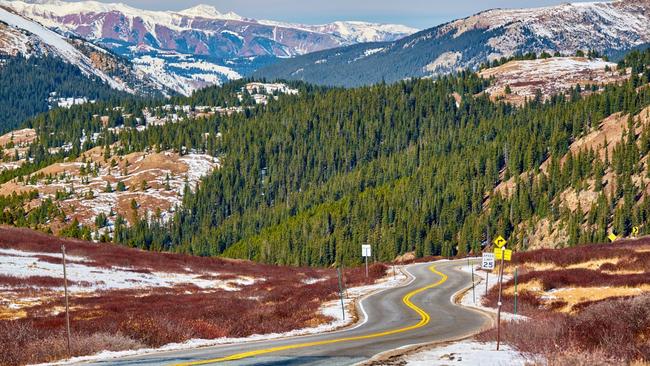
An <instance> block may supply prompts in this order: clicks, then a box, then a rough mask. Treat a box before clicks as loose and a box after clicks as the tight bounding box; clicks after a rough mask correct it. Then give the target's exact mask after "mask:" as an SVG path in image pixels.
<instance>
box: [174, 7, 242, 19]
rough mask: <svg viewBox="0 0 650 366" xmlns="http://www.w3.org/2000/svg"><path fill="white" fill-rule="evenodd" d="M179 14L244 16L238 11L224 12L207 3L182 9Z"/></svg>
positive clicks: (207, 17) (214, 16) (231, 17)
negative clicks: (237, 12)
mask: <svg viewBox="0 0 650 366" xmlns="http://www.w3.org/2000/svg"><path fill="white" fill-rule="evenodd" d="M178 14H180V15H184V16H187V17H193V18H206V19H231V20H243V18H242V17H241V16H239V15H238V14H236V13H233V12H228V13H222V12H220V11H219V10H217V8H215V7H214V6H211V5H205V4H199V5H196V6H193V7H191V8H187V9H185V10H181V11H179V12H178Z"/></svg>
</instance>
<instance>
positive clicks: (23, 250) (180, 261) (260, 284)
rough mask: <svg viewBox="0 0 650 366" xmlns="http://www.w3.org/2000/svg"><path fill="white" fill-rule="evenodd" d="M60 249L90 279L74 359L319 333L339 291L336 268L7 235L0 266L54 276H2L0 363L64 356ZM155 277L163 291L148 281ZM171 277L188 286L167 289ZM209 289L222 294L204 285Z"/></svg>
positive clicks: (355, 278)
mask: <svg viewBox="0 0 650 366" xmlns="http://www.w3.org/2000/svg"><path fill="white" fill-rule="evenodd" d="M61 244H65V246H66V248H67V254H68V256H69V257H68V263H69V275H74V274H75V272H78V271H79V268H87V269H88V271H87V277H86V278H85V279H84V280H83V281H79V282H75V281H71V282H70V283H69V285H70V286H71V300H70V306H71V327H72V333H73V339H72V341H73V344H72V351H73V355H74V356H81V355H88V354H92V353H96V352H99V351H101V350H123V349H135V348H141V347H157V346H161V345H164V344H167V343H172V342H183V341H186V340H189V339H196V338H202V339H213V338H220V337H245V336H249V335H252V334H264V333H276V332H287V331H291V330H295V329H299V328H304V327H309V326H316V325H318V324H321V323H324V322H327V321H329V320H330V319H329V318H327V317H326V316H324V315H322V314H321V313H320V312H319V308H320V306H321V304H322V303H323V302H325V301H329V300H332V299H334V298H335V297H336V294H337V291H338V283H337V277H336V271H334V270H333V269H315V268H292V267H279V266H270V265H262V264H256V263H252V262H248V261H236V260H226V259H220V258H201V257H192V256H187V255H178V254H165V253H162V254H161V253H153V252H146V251H140V250H135V249H130V248H125V247H121V246H115V245H111V244H94V243H90V242H84V241H79V240H66V239H59V238H55V237H52V236H47V235H44V234H40V233H38V232H35V231H31V230H27V229H15V228H9V227H0V266H3V267H5V268H7V266H15V265H16V263H22V262H24V261H27V263H31V264H29V268H24V269H23V271H22V272H24V273H31V274H34V273H37V272H38V271H39V270H40V271H43V269H45V270H47V269H48V268H54V270H51V271H50V273H49V276H42V275H39V276H36V275H28V276H25V275H18V274H16V276H7V275H5V276H0V286H2V287H3V296H2V299H0V364H2V365H20V364H28V363H38V362H48V361H55V360H58V359H61V358H63V357H65V355H66V351H65V338H64V332H63V330H64V322H65V318H64V312H63V309H64V307H63V306H64V303H63V296H62V291H63V289H62V288H61V285H62V282H61V275H62V274H61V269H60V268H61V267H60V265H61V259H60V256H59V255H58V254H59V251H60V245H61ZM52 266H53V267H52ZM10 268H13V267H10ZM102 272H108V276H109V277H105V278H106V279H107V280H114V278H112V277H120V276H131V277H133V278H136V279H138V278H142V281H143V282H142V283H140V282H137V281H134V282H133V283H131V285H130V287H125V288H109V287H108V286H109V285H110V284H109V283H101V282H95V280H94V279H93V276H95V275H97V274H99V273H102ZM370 272H371V278H370V279H366V278H365V271H364V270H363V269H360V268H357V269H346V270H345V271H344V275H345V285H346V286H354V285H360V284H368V283H372V282H374V281H375V280H376V279H378V278H380V277H382V276H383V275H384V274H385V272H386V267H385V266H384V265H381V264H376V265H373V266H372V267H371V271H370ZM17 276H19V277H17ZM111 276H112V277H111ZM152 277H153V278H154V279H156V280H157V281H162V282H161V285H157V284H155V283H154V284H153V285H152V284H151V283H150V282H146V280H148V279H150V278H152ZM173 278H181V280H182V279H184V278H186V279H187V278H189V279H190V280H188V281H187V282H176V284H175V285H173V286H169V285H165V282H164V281H169V280H170V279H173ZM206 281H207V283H208V284H209V283H214V284H215V285H216V286H217V287H214V286H206V285H205V283H206Z"/></svg>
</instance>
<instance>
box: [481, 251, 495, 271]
mask: <svg viewBox="0 0 650 366" xmlns="http://www.w3.org/2000/svg"><path fill="white" fill-rule="evenodd" d="M481 268H483V269H494V253H483V261H482V262H481Z"/></svg>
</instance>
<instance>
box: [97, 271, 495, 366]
mask: <svg viewBox="0 0 650 366" xmlns="http://www.w3.org/2000/svg"><path fill="white" fill-rule="evenodd" d="M462 263H463V262H458V261H452V262H437V263H423V264H415V265H411V266H409V267H406V271H408V272H409V273H410V274H411V275H412V276H413V280H412V281H411V282H410V283H409V284H408V285H405V286H403V287H398V288H392V289H388V290H384V291H382V292H379V293H376V294H374V295H371V296H369V297H367V298H365V299H364V300H362V301H361V306H362V307H363V310H364V311H365V313H366V314H367V319H366V321H365V322H364V323H362V324H361V325H358V326H356V327H352V328H350V329H347V330H341V331H337V332H330V333H323V334H316V335H309V336H301V337H294V338H286V339H277V340H270V341H259V342H248V343H243V344H231V345H220V346H214V347H206V348H197V349H191V350H181V351H169V352H161V353H152V354H148V355H141V356H134V357H126V358H119V359H112V360H106V361H102V362H94V363H92V364H93V365H120V366H142V365H187V366H189V365H213V364H214V365H228V366H230V365H266V366H280V365H352V364H356V363H359V362H362V361H365V360H368V359H370V358H372V357H373V356H375V355H377V354H379V353H382V352H386V351H390V350H394V349H396V348H399V347H403V346H408V345H414V344H419V343H427V342H436V341H444V340H450V339H456V338H461V337H463V336H467V335H470V334H472V333H475V332H477V331H479V330H480V329H481V328H482V327H484V326H485V325H487V324H489V322H490V321H491V320H490V318H489V317H488V316H487V315H485V314H482V313H480V312H477V311H474V310H470V309H467V308H464V307H461V306H458V305H455V304H452V302H451V297H452V296H453V294H455V293H456V292H457V291H459V290H461V289H463V288H466V287H467V286H470V285H471V275H470V274H469V273H466V272H463V271H460V270H458V269H457V267H458V266H459V265H461V264H462ZM360 313H362V312H360Z"/></svg>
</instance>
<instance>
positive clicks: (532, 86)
mask: <svg viewBox="0 0 650 366" xmlns="http://www.w3.org/2000/svg"><path fill="white" fill-rule="evenodd" d="M479 75H480V76H482V77H484V78H486V79H490V78H494V82H493V83H492V84H491V85H490V87H489V88H487V90H486V92H487V93H488V94H490V96H491V97H492V98H493V99H499V100H504V101H507V102H509V103H513V104H518V105H521V104H524V103H525V102H526V100H527V99H528V100H530V99H533V98H535V94H536V93H537V91H540V92H541V93H542V97H543V98H548V97H550V96H552V95H555V94H558V93H561V92H566V91H568V90H569V89H571V88H573V87H575V86H576V85H580V86H581V87H582V88H584V89H588V88H587V86H588V85H604V84H612V83H618V82H622V81H624V80H626V79H627V78H628V77H629V74H621V73H620V71H619V70H617V69H616V64H615V63H612V62H606V61H603V60H602V59H588V58H585V57H552V58H548V59H537V60H521V61H510V62H508V63H506V64H504V65H501V66H498V67H493V68H489V69H485V70H482V71H481V72H480V73H479ZM506 87H509V88H510V92H509V93H507V92H506Z"/></svg>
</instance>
